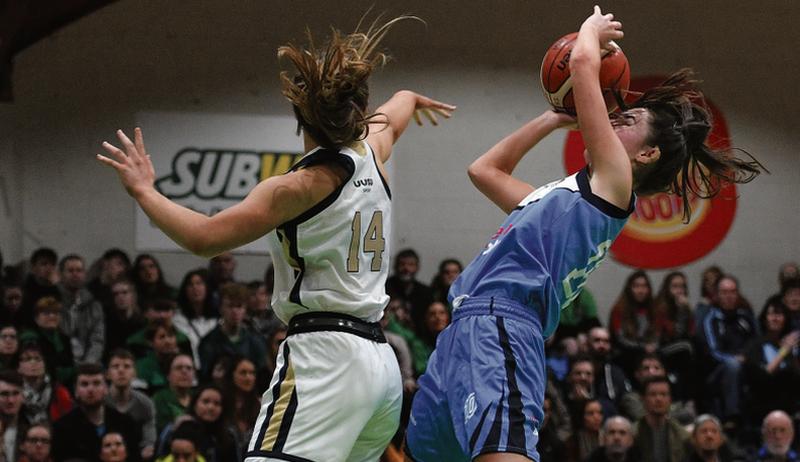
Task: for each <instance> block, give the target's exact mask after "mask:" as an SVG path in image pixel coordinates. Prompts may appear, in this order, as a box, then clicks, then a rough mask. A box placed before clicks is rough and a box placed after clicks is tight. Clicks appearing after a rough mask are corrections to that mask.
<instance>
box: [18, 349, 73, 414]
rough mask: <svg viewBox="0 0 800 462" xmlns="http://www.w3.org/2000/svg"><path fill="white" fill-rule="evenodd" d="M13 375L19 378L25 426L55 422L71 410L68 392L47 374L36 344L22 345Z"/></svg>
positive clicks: (70, 397) (43, 360)
mask: <svg viewBox="0 0 800 462" xmlns="http://www.w3.org/2000/svg"><path fill="white" fill-rule="evenodd" d="M17 371H18V372H19V374H20V375H21V376H22V396H23V398H24V400H25V401H24V402H25V406H24V407H23V408H22V412H23V413H24V414H25V417H26V418H27V420H28V422H47V421H50V422H55V421H56V420H57V419H58V418H59V417H61V416H63V415H64V414H66V413H68V412H69V411H71V410H72V396H70V394H69V390H67V388H66V387H65V386H63V385H61V384H60V383H58V382H57V381H55V380H53V379H51V378H50V375H49V374H48V373H47V367H46V364H45V358H44V355H43V354H42V350H41V348H40V347H39V345H38V344H36V343H26V344H24V345H23V346H22V348H21V349H20V353H19V366H18V367H17Z"/></svg>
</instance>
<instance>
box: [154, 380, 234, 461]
mask: <svg viewBox="0 0 800 462" xmlns="http://www.w3.org/2000/svg"><path fill="white" fill-rule="evenodd" d="M185 417H186V419H187V420H194V421H195V422H197V423H199V432H200V439H199V442H200V443H199V447H198V450H199V452H200V454H201V455H202V456H203V457H204V458H205V459H206V460H207V461H208V462H229V461H236V462H238V461H240V460H241V459H242V454H243V451H244V446H245V445H246V444H247V443H248V441H239V440H238V439H237V432H236V430H235V429H234V428H233V427H231V426H230V425H227V424H226V423H225V418H224V417H223V408H222V391H221V390H220V389H219V388H217V387H215V386H213V385H205V386H202V387H200V389H199V390H197V391H196V392H195V393H194V395H193V397H192V402H191V404H190V405H189V413H188V414H187V415H186V416H185ZM182 419H183V417H181V418H179V419H177V422H173V423H171V424H169V425H167V426H166V427H165V428H164V431H162V432H161V438H160V439H159V441H160V445H159V451H158V455H159V457H162V456H166V455H167V454H168V453H169V449H170V448H169V446H170V442H171V441H172V434H173V431H174V430H175V429H176V428H177V427H178V426H179V425H180V424H181V423H183V421H184V420H182Z"/></svg>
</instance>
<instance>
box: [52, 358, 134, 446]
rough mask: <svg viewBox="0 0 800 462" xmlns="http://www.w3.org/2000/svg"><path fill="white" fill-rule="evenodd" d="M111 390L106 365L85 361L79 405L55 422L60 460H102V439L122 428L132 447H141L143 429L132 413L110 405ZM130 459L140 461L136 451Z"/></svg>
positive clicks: (80, 372) (78, 387) (79, 377)
mask: <svg viewBox="0 0 800 462" xmlns="http://www.w3.org/2000/svg"><path fill="white" fill-rule="evenodd" d="M107 394H108V387H107V386H106V382H105V378H104V376H103V367H102V366H100V365H99V364H81V365H79V366H78V368H77V378H76V379H75V401H76V403H77V407H76V408H75V409H73V410H72V411H71V412H69V413H68V414H67V415H65V416H63V417H61V418H60V419H58V420H56V422H55V423H54V424H53V458H54V459H55V460H58V461H62V460H69V459H83V460H85V461H87V462H93V461H99V460H100V447H101V444H100V441H101V439H102V437H103V435H105V434H106V433H110V432H118V433H120V434H121V435H123V437H124V439H125V441H126V442H127V443H128V444H129V445H130V447H133V448H136V447H139V442H140V441H141V429H140V428H139V427H138V426H137V425H136V423H135V422H134V421H133V419H131V418H130V417H128V416H126V415H124V414H121V413H119V412H118V411H117V410H116V409H114V408H112V407H109V406H106V405H105V400H106V395H107ZM129 460H132V461H138V460H140V459H139V456H138V454H136V453H135V452H133V453H132V454H130V456H129Z"/></svg>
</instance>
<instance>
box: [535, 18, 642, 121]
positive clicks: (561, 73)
mask: <svg viewBox="0 0 800 462" xmlns="http://www.w3.org/2000/svg"><path fill="white" fill-rule="evenodd" d="M577 38H578V33H577V32H573V33H571V34H567V35H565V36H563V37H561V38H560V39H558V40H556V42H555V43H553V44H552V45H551V46H550V48H548V49H547V53H546V54H545V55H544V59H543V60H542V67H541V70H540V71H539V72H540V77H541V82H542V91H543V92H544V97H545V98H547V101H548V102H549V103H550V105H551V106H553V108H554V109H555V110H557V111H564V112H567V113H569V114H572V115H573V116H574V115H575V114H576V113H575V100H574V97H573V94H572V80H571V78H570V77H571V76H570V73H569V56H570V54H571V53H572V47H573V46H574V45H575V40H576V39H577ZM611 45H612V47H613V49H612V50H601V52H602V54H603V57H602V59H601V64H600V88H602V90H603V98H604V99H605V101H606V107H607V108H608V111H609V112H611V111H613V110H614V109H616V107H617V101H616V99H615V98H614V91H619V92H621V93H622V94H623V96H624V93H625V92H626V91H627V90H628V86H629V85H630V81H631V68H630V66H629V65H628V58H626V57H625V54H624V53H623V52H622V49H621V48H620V47H619V45H617V44H616V43H614V42H611Z"/></svg>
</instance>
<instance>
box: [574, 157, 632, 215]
mask: <svg viewBox="0 0 800 462" xmlns="http://www.w3.org/2000/svg"><path fill="white" fill-rule="evenodd" d="M576 181H577V183H578V189H579V190H580V193H581V197H583V198H584V199H585V200H586V201H587V202H589V203H590V204H592V205H593V206H594V207H595V208H596V209H598V210H600V211H601V212H603V213H604V214H606V215H608V216H610V217H612V218H619V219H625V218H628V217H629V216H630V214H631V213H633V210H634V206H635V204H636V196H635V195H634V194H633V193H631V200H630V202H629V203H628V208H627V209H622V208H619V207H617V206H616V205H614V204H612V203H611V202H608V201H607V200H605V199H603V198H602V197H600V196H598V195H596V194H595V193H593V192H592V186H591V185H590V184H589V171H588V167H584V168H582V169H581V170H580V171H579V172H578V174H577V177H576Z"/></svg>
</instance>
